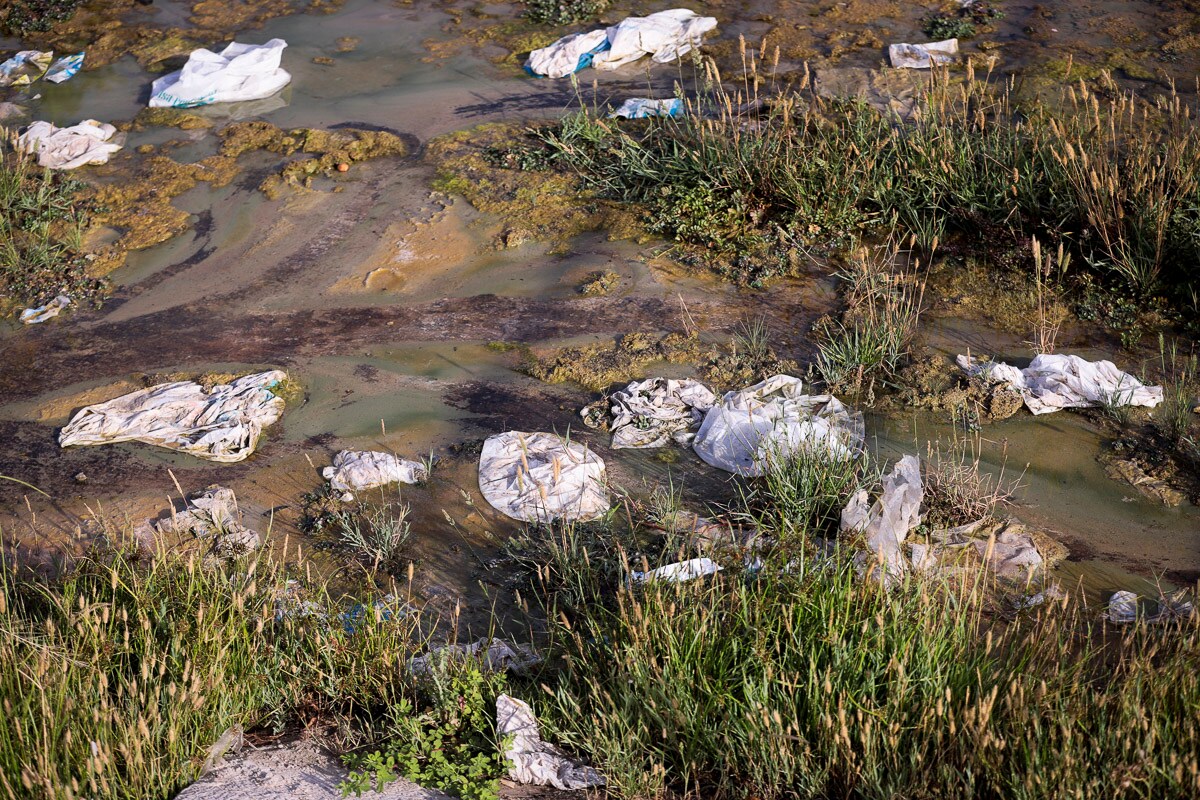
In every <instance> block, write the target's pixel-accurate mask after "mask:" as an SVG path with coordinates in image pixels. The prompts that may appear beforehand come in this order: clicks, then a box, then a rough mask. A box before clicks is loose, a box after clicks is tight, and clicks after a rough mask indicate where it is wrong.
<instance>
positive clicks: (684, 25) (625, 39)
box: [525, 8, 717, 78]
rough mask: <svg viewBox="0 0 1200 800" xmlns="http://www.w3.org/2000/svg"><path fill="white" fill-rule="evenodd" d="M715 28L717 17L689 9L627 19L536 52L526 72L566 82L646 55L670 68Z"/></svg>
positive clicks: (571, 36)
mask: <svg viewBox="0 0 1200 800" xmlns="http://www.w3.org/2000/svg"><path fill="white" fill-rule="evenodd" d="M716 27H717V20H716V19H715V18H714V17H701V16H698V15H697V14H696V12H694V11H690V10H688V9H686V8H673V9H670V10H668V11H660V12H658V13H657V14H651V15H649V16H646V17H628V18H626V19H624V20H622V21H621V22H620V23H618V24H617V25H614V26H613V27H611V28H608V29H607V30H595V31H588V32H587V33H573V34H571V35H570V36H564V37H563V38H561V39H559V40H558V41H557V42H554V43H553V44H551V45H549V46H548V47H543V48H541V49H539V50H534V51H533V52H532V53H530V54H529V58H528V60H526V62H525V69H526V70H527V71H528V72H529V73H531V74H533V75H542V76H545V77H547V78H563V77H566V76H567V75H570V74H572V73H575V72H578V71H579V70H581V69H584V68H585V67H587V66H589V65H590V66H593V67H595V68H596V69H616V68H617V67H620V66H621V65H623V64H628V63H629V62H630V61H636V60H637V59H639V58H641V57H642V56H647V55H648V56H652V57H653V58H654V60H655V61H657V62H658V63H660V64H665V63H667V62H669V61H674V60H675V59H677V58H680V57H682V56H684V55H686V54H687V53H689V52H691V50H692V48H693V47H697V46H699V45H700V43H701V42H702V41H703V39H704V35H705V34H706V33H708V32H709V31H711V30H713V29H714V28H716Z"/></svg>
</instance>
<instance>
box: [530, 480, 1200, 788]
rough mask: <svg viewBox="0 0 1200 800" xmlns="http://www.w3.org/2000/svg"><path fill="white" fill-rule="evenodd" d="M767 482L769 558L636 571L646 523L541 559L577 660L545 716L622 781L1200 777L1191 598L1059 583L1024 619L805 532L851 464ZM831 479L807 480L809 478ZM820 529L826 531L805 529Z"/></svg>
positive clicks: (791, 784) (765, 784)
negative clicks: (699, 570)
mask: <svg viewBox="0 0 1200 800" xmlns="http://www.w3.org/2000/svg"><path fill="white" fill-rule="evenodd" d="M776 470H777V472H778V474H774V475H771V476H768V477H767V478H765V479H763V481H762V482H760V483H759V484H758V486H757V491H758V494H757V496H756V497H755V500H754V504H753V506H754V507H755V508H757V509H758V511H757V513H756V516H755V518H756V519H757V520H758V521H759V524H760V525H761V526H762V527H761V528H760V530H761V531H763V532H766V533H768V534H770V533H776V534H780V535H782V537H783V538H782V539H781V541H782V543H783V544H781V545H779V546H777V549H776V551H775V552H773V553H772V552H760V553H759V554H758V558H759V559H760V561H759V562H758V563H757V564H755V565H754V568H751V569H745V568H743V567H742V566H741V564H740V561H737V560H734V559H726V560H725V561H724V562H723V563H724V566H725V570H724V571H723V572H721V573H719V574H718V575H715V576H712V577H711V578H707V579H702V580H695V581H691V582H687V583H681V584H669V583H662V582H659V583H650V584H646V585H638V584H633V585H631V584H630V583H629V580H628V575H629V571H630V570H631V569H637V570H641V569H644V568H645V567H646V566H651V567H653V566H656V565H657V564H658V563H663V562H666V561H674V560H677V559H679V558H686V557H690V556H689V555H688V553H687V552H685V551H686V550H687V549H690V548H680V549H679V550H672V549H671V548H666V549H665V550H664V551H663V552H662V554H661V555H660V556H658V557H657V559H658V560H653V559H651V560H649V561H648V563H646V562H645V561H643V557H641V556H638V555H634V552H635V549H636V548H638V547H640V546H641V545H640V544H639V541H640V540H639V539H638V537H636V536H635V537H625V538H622V537H621V536H619V535H618V536H615V537H613V541H610V542H608V543H607V546H604V547H588V546H586V545H585V544H583V543H581V541H580V539H581V536H580V535H577V534H576V533H573V532H570V531H568V532H564V533H561V534H559V535H557V536H555V537H551V539H550V542H549V545H547V546H548V547H549V548H550V552H549V554H548V556H547V565H546V566H545V567H544V568H543V569H542V570H541V572H540V573H539V574H540V575H541V576H543V577H544V579H545V584H544V589H545V591H546V592H547V593H548V598H549V599H548V610H549V614H548V618H549V619H550V620H552V622H553V630H552V636H553V641H554V644H555V648H556V652H557V655H558V657H559V658H560V659H561V663H562V665H563V668H562V669H561V670H559V671H558V673H557V674H556V676H555V679H554V680H553V681H550V682H548V683H547V689H546V691H547V692H548V695H549V697H550V702H551V703H552V705H553V713H552V715H551V721H550V723H549V724H552V725H554V726H555V727H556V728H557V731H558V735H559V736H560V737H561V738H562V740H563V741H564V742H566V743H568V744H570V745H571V746H572V747H574V748H576V749H578V750H580V751H582V752H586V753H588V754H590V756H591V757H592V759H593V760H594V762H595V763H596V765H597V767H598V768H600V769H601V770H602V771H603V772H604V773H605V775H606V776H607V778H608V782H609V790H610V792H615V793H616V794H617V795H619V796H623V797H663V796H667V797H671V796H678V797H683V796H703V797H712V798H751V797H757V798H764V799H765V800H773V799H774V798H782V797H812V798H934V797H936V798H943V799H945V800H955V799H957V798H996V799H997V800H998V799H999V798H1006V799H1008V798H1017V799H1018V800H1026V799H1028V800H1032V799H1033V798H1048V797H1054V798H1092V797H1172V798H1184V797H1194V796H1196V795H1197V792H1200V740H1198V739H1197V736H1198V735H1200V717H1197V715H1196V714H1195V713H1194V709H1195V708H1197V707H1198V706H1197V704H1198V703H1200V676H1198V674H1197V671H1196V669H1195V653H1196V647H1197V645H1200V631H1198V629H1197V627H1196V626H1195V624H1194V619H1193V620H1192V621H1190V622H1186V623H1183V624H1180V625H1177V626H1174V627H1168V628H1164V629H1159V630H1154V629H1151V628H1147V627H1146V626H1132V627H1131V628H1129V629H1126V630H1125V631H1124V632H1122V633H1116V632H1113V631H1104V630H1102V629H1101V627H1100V625H1099V623H1096V622H1094V621H1092V620H1094V616H1093V614H1094V612H1092V614H1089V612H1088V611H1087V610H1086V609H1083V608H1082V607H1080V606H1078V605H1076V604H1074V603H1070V602H1055V603H1052V604H1051V605H1050V607H1048V608H1045V609H1043V610H1042V611H1041V612H1040V613H1037V614H1032V615H1026V616H1024V617H1019V618H1017V619H1016V620H1015V621H1008V620H1006V619H1004V618H1002V617H1000V616H998V615H996V614H994V613H993V612H991V611H990V609H991V608H992V605H991V602H990V601H989V597H991V594H990V593H989V591H988V586H987V585H986V581H985V580H983V579H974V578H968V579H966V580H965V581H964V580H957V579H952V578H947V579H936V580H927V579H917V578H914V577H910V578H909V579H908V580H907V581H906V582H905V583H903V584H902V585H900V586H897V587H895V588H894V589H893V590H892V591H890V592H888V591H885V590H883V589H882V588H881V587H880V586H879V585H878V584H876V583H874V582H869V581H868V582H864V581H863V580H861V579H860V578H859V576H858V575H857V573H856V570H855V569H854V568H853V566H852V564H850V563H848V560H847V559H838V558H834V559H833V560H827V559H826V558H823V557H821V556H820V555H818V553H819V552H820V551H814V550H812V549H810V548H809V547H808V546H806V538H807V537H809V536H812V535H816V534H820V533H825V532H828V531H830V530H831V529H836V525H837V522H836V514H837V510H838V509H840V508H841V502H843V499H844V496H845V493H846V492H847V491H852V490H853V489H854V488H856V487H857V485H858V484H859V483H860V482H861V480H862V479H861V478H860V477H856V474H855V470H856V468H854V467H846V468H837V467H829V466H825V467H818V466H817V465H816V464H814V463H809V464H804V463H792V464H786V465H778V466H777V467H776ZM814 496H815V497H818V498H821V499H819V500H817V501H816V502H810V498H812V497H814ZM809 541H812V540H811V539H810V540H809Z"/></svg>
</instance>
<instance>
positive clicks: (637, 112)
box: [609, 97, 683, 119]
mask: <svg viewBox="0 0 1200 800" xmlns="http://www.w3.org/2000/svg"><path fill="white" fill-rule="evenodd" d="M609 116H610V117H623V118H625V119H644V118H646V117H682V116H683V101H682V100H680V99H679V98H678V97H673V98H671V99H670V100H651V99H649V98H646V97H630V98H629V99H628V100H626V101H625V102H624V103H621V105H619V106H618V107H617V108H616V109H615V110H614V111H613V112H612V113H611V114H609Z"/></svg>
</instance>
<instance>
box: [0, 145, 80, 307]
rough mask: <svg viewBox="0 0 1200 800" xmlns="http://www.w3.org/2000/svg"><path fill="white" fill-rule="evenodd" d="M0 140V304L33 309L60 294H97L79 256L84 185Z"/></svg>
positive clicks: (75, 295)
mask: <svg viewBox="0 0 1200 800" xmlns="http://www.w3.org/2000/svg"><path fill="white" fill-rule="evenodd" d="M0 138H2V139H3V141H0V299H2V298H8V299H10V300H12V301H15V302H16V303H17V304H20V305H24V306H36V305H41V304H42V303H45V302H48V301H49V300H52V299H53V298H54V297H55V296H56V295H59V294H63V293H65V294H68V295H70V296H71V297H72V298H73V299H74V300H76V302H78V301H79V300H80V299H83V298H86V297H91V296H94V295H96V294H98V293H100V292H101V291H102V289H103V283H102V282H101V281H99V280H96V279H94V278H91V277H89V276H88V274H87V261H86V259H85V258H84V252H83V232H84V229H85V227H86V225H87V219H88V204H87V203H86V202H84V201H83V200H82V199H81V197H80V195H81V192H82V191H83V190H84V189H85V188H86V185H85V184H84V183H82V182H81V181H78V180H75V179H73V178H68V177H65V176H64V175H63V174H61V173H54V172H51V171H50V170H48V169H43V168H42V167H39V166H38V165H37V160H36V157H35V156H32V155H26V154H24V153H20V152H17V151H16V150H15V149H11V148H9V147H7V146H6V143H7V135H6V134H4V133H3V129H0Z"/></svg>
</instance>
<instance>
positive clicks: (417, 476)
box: [321, 450, 429, 502]
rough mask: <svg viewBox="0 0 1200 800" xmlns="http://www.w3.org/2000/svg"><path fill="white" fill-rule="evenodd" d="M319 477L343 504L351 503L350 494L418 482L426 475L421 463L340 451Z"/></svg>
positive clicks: (375, 454)
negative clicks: (339, 496)
mask: <svg viewBox="0 0 1200 800" xmlns="http://www.w3.org/2000/svg"><path fill="white" fill-rule="evenodd" d="M321 476H322V477H323V478H325V479H326V480H327V481H329V485H330V486H331V487H333V488H334V489H336V490H337V491H339V492H342V493H343V494H342V500H343V501H345V502H350V501H351V500H353V499H354V494H353V492H361V491H362V490H364V489H374V488H375V487H377V486H387V485H388V484H392V483H420V482H421V481H423V480H425V479H426V478H428V477H429V472H428V470H426V469H425V465H424V464H421V463H418V462H416V461H407V460H405V459H403V458H398V457H396V456H394V455H392V454H391V453H379V452H375V451H372V450H343V451H341V452H340V453H338V454H337V455H336V456H334V457H333V466H331V467H326V468H325V469H323V470H321Z"/></svg>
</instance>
